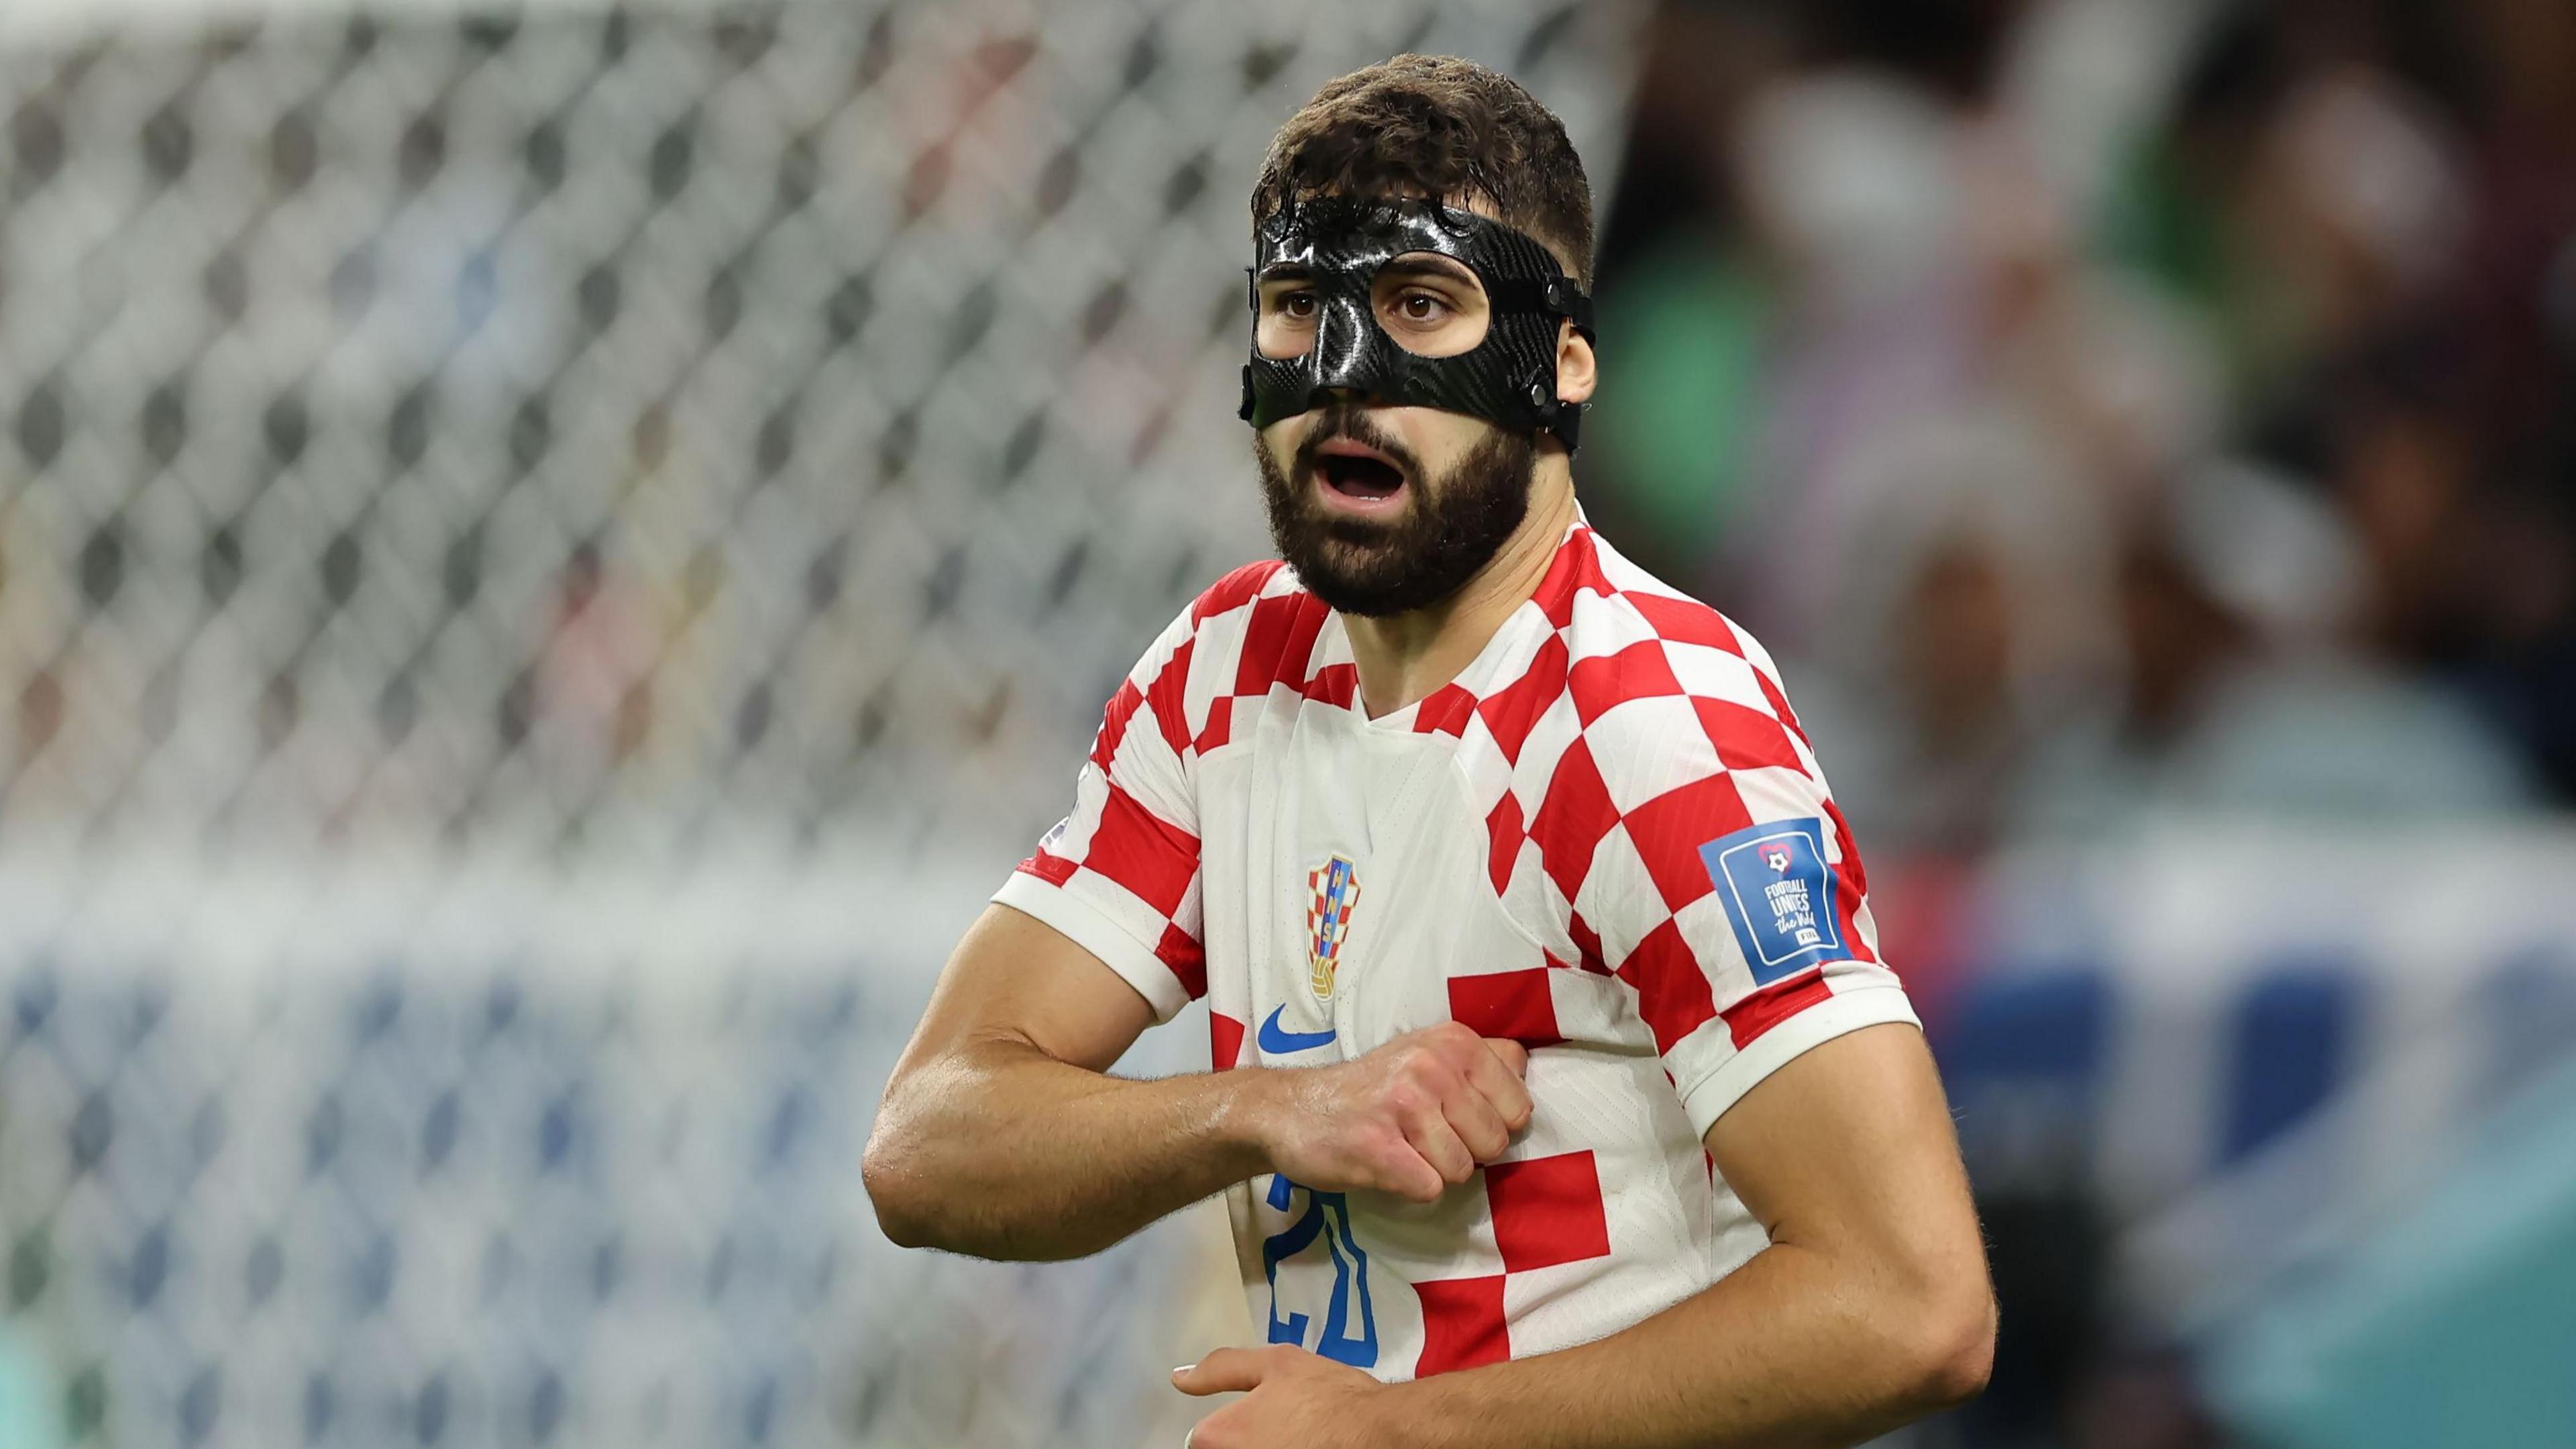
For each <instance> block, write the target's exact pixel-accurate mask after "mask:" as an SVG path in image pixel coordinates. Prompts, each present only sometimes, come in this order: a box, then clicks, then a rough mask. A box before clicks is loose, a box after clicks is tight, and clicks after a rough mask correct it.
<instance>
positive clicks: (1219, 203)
mask: <svg viewBox="0 0 2576 1449" xmlns="http://www.w3.org/2000/svg"><path fill="white" fill-rule="evenodd" d="M1624 15H1625V9H1624V7H1593V6H1583V7H1576V6H1573V5H1570V4H1569V5H1566V6H1564V7H1562V8H1557V9H1548V8H1532V7H1524V6H1517V5H1502V4H1474V5H1457V6H1450V7H1439V6H1434V5H1431V4H1426V3H1420V0H1397V3H1375V4H1360V3H1346V0H1331V3H1324V4H1309V5H1282V6H1275V7H1267V8H1246V7H1239V6H1232V5H1221V4H1215V3H1207V0H1181V3H1162V4H1151V5H1145V4H1100V5H1084V6H1080V7H1065V6H1055V7H1041V6H1037V5H1034V4H1031V5H1018V4H1003V3H992V0H979V3H966V4H930V3H920V4H899V5H892V6H888V5H881V4H874V3H869V0H860V3H840V0H834V3H826V0H811V3H797V4H792V5H784V6H769V7H759V8H740V9H731V8H728V9H723V10H719V11H716V12H713V13H705V14H678V13H672V12H668V11H654V12H643V11H638V12H632V13H629V12H610V13H606V14H557V15H546V16H530V17H527V18H524V19H519V20H488V21H485V20H466V21H453V20H437V21H424V20H402V19H394V18H385V19H372V20H371V19H367V18H356V19H351V18H346V17H341V18H332V19H320V18H313V19H304V20H298V21H294V22H291V23H289V22H280V23H274V24H271V25H269V26H266V27H263V28H258V29H251V30H242V31H238V32H230V33H223V34H217V35H212V36H204V35H174V34H162V33H151V34H143V33H135V34H116V33H108V34H97V35H91V36H89V37H86V38H79V39H62V40H59V41H51V40H48V41H38V40H28V39H23V38H22V39H19V40H17V41H14V42H10V43H8V44H7V45H6V46H5V47H0V113H5V115H6V117H7V128H8V129H7V133H6V135H5V137H0V167H5V178H0V185H5V187H6V195H7V203H6V205H5V207H0V434H5V438H6V441H5V443H0V486H5V488H6V505H5V507H0V905H5V910H0V1001H6V1002H7V1003H8V1008H7V1014H6V1015H0V1255H4V1256H5V1263H6V1281H5V1284H0V1445H10V1446H13V1449H14V1445H15V1444H16V1442H17V1438H18V1437H25V1438H27V1439H28V1441H29V1442H33V1443H45V1442H52V1441H68V1442H76V1443H83V1444H89V1443H112V1444H117V1445H163V1444H171V1445H186V1444H239V1445H259V1446H273V1445H293V1444H308V1443H310V1444H402V1443H417V1444H486V1443H490V1444H541V1443H600V1444H620V1445H623V1444H636V1443H672V1444H688V1445H703V1444H733V1443H743V1444H750V1443H797V1444H806V1443H817V1442H845V1441H856V1442H868V1443H888V1444H924V1445H931V1444H940V1445H953V1444H967V1443H971V1444H977V1445H1012V1444H1036V1443H1050V1444H1129V1443H1139V1442H1146V1440H1147V1438H1148V1436H1159V1437H1158V1438H1156V1439H1155V1442H1166V1443H1168V1442H1174V1441H1176V1440H1177V1437H1178V1430H1177V1429H1175V1428H1172V1427H1171V1426H1172V1424H1173V1423H1174V1422H1176V1419H1175V1416H1176V1415H1181V1414H1184V1413H1185V1410H1183V1409H1182V1407H1181V1406H1179V1405H1178V1404H1176V1403H1173V1402H1171V1401H1172V1399H1173V1396H1172V1395H1170V1394H1169V1392H1168V1390H1166V1389H1165V1388H1164V1387H1163V1384H1162V1370H1163V1369H1164V1368H1165V1367H1167V1366H1168V1365H1169V1364H1170V1363H1172V1362H1174V1361H1175V1359H1174V1358H1173V1357H1172V1355H1173V1353H1174V1352H1175V1351H1176V1349H1177V1350H1178V1351H1181V1352H1190V1351H1195V1348H1203V1347H1205V1346H1207V1345H1206V1342H1205V1341H1204V1340H1202V1341H1200V1342H1198V1343H1197V1344H1195V1345H1192V1344H1190V1343H1187V1342H1183V1341H1179V1340H1180V1339H1181V1338H1182V1337H1183V1335H1182V1334H1181V1333H1180V1332H1179V1331H1178V1330H1177V1329H1176V1324H1178V1323H1180V1322H1181V1318H1180V1315H1181V1314H1182V1313H1183V1310H1184V1305H1185V1303H1186V1302H1187V1301H1188V1300H1187V1299H1186V1298H1185V1296H1184V1295H1186V1294H1187V1292H1188V1291H1189V1284H1188V1283H1187V1282H1186V1281H1185V1280H1186V1279H1187V1277H1188V1272H1187V1271H1185V1269H1187V1268H1188V1265H1191V1264H1194V1263H1196V1262H1197V1261H1199V1260H1198V1259H1196V1258H1194V1257H1192V1256H1191V1253H1192V1250H1191V1248H1190V1245H1189V1239H1188V1238H1187V1235H1186V1234H1185V1233H1184V1232H1181V1231H1179V1230H1178V1229H1176V1228H1167V1229H1163V1230H1158V1231H1157V1232H1156V1233H1155V1234H1151V1235H1148V1236H1147V1237H1146V1238H1144V1239H1140V1240H1138V1241H1137V1242H1134V1243H1131V1244H1129V1245H1127V1246H1125V1247H1122V1248H1121V1249H1120V1250H1118V1251H1116V1252H1113V1253H1111V1254H1108V1255H1105V1256H1103V1257H1102V1258H1099V1259H1095V1260H1092V1261H1089V1262H1086V1263H1083V1264H1078V1265H1068V1266H1063V1267H1055V1268H1044V1269H1020V1268H996V1267H988V1266H985V1265H976V1264H969V1263H964V1262H961V1261H958V1260H955V1259H947V1258H940V1257H935V1256H930V1255H920V1254H902V1253H897V1252H895V1251H893V1250H892V1249H890V1248H888V1247H887V1246H886V1245H885V1244H884V1243H883V1242H882V1241H881V1240H880V1239H878V1238H877V1236H876V1235H875V1230H874V1227H873V1223H872V1220H871V1219H870V1217H869V1214H868V1212H867V1207H866V1203H865V1200H864V1198H863V1197H862V1196H861V1194H860V1191H859V1183H858V1179H857V1172H856V1155H857V1148H858V1143H859V1141H860V1139H861V1137H862V1135H863V1133H864V1130H865V1125H866V1120H867V1117H868V1113H869V1109H870V1105H871V1104H872V1102H873V1100H874V1094H875V1091H876V1089H877V1087H878V1085H879V1083H880V1082H881V1080H882V1077H883V1074H884V1072H885V1070H886V1068H887V1066H888V1065H889V1064H890V1062H891V1060H892V1055H893V1052H894V1050H895V1048H896V1047H897V1046H898V1045H899V1043H900V1041H901V1038H902V1036H903V1034H904V1033H905V1032H906V1031H908V1029H909V1027H910V1025H911V1022H912V1020H913V1018H914V1016H915V1014H916V1012H917V1010H918V1006H919V1003H920V1000H921V997H922V993H923V991H924V989H925V987H924V973H926V971H927V970H928V969H929V968H930V967H932V966H933V965H935V964H936V958H937V955H938V953H939V952H940V950H941V949H943V948H944V945H945V940H946V939H947V938H949V937H951V936H953V930H954V927H955V926H956V924H957V923H958V921H959V920H960V918H961V917H962V916H963V914H964V913H965V912H967V911H969V910H971V909H972V907H973V904H974V902H975V900H976V899H977V898H978V897H979V896H980V893H981V892H983V891H985V890H989V889H990V888H991V886H992V884H993V883H994V881H995V879H997V877H998V874H999V872H1000V871H1002V870H1004V869H1007V866H1008V863H1009V861H1010V859H1012V858H1013V856H1012V854H1011V853H1010V852H1011V850H1012V848H1013V847H1015V846H1020V845H1024V844H1025V843H1026V841H1028V840H1029V839H1032V838H1034V835H1035V833H1036V832H1037V830H1038V829H1040V828H1041V827H1042V826H1043V825H1044V823H1045V822H1046V821H1048V820H1050V819H1052V818H1053V817H1054V816H1055V815H1056V814H1057V813H1059V812H1060V811H1061V809H1062V807H1063V801H1064V799H1065V797H1066V795H1067V792H1068V791H1069V789H1070V782H1071V767H1072V764H1073V762H1074V761H1075V760H1076V759H1077V758H1078V757H1079V753H1080V751H1081V749H1082V748H1083V746H1084V744H1085V743H1086V742H1087V740H1088V737H1089V734H1090V731H1091V729H1092V726H1093V725H1094V723H1095V722H1096V720H1097V717H1098V710H1099V708H1100V704H1101V702H1102V700H1103V699H1104V698H1105V697H1106V695H1107V693H1108V692H1109V688H1110V685H1111V684H1112V683H1113V682H1114V680H1115V678H1116V677H1117V675H1118V674H1119V673H1120V672H1121V671H1122V670H1124V669H1125V668H1126V667H1127V665H1128V664H1129V663H1130V662H1132V660H1133V658H1134V655H1135V653H1136V652H1137V650H1138V649H1140V648H1141V647H1142V645H1143V644H1144V642H1145V641H1146V640H1147V639H1149V638H1150V637H1151V635H1152V634H1153V632H1154V631H1155V630H1156V629H1157V628H1159V627H1160V625H1161V624H1162V623H1163V622H1164V621H1165V620H1166V619H1168V618H1169V617H1170V614H1171V612H1172V611H1173V610H1174V609H1175V608H1176V607H1177V606H1178V604H1179V602H1180V601H1181V600H1182V599H1184V598H1186V597H1187V596H1188V595H1189V594H1190V593H1191V592H1193V591H1194V590H1195V589H1197V588H1198V587H1200V586H1202V585H1203V584H1204V583H1206V582H1207V581H1208V580H1209V579H1211V578H1213V577H1214V576H1215V575H1216V574H1217V573H1218V572H1220V571H1221V570H1222V569H1224V568H1226V567H1228V566H1231V565H1232V564H1234V563H1236V562H1239V561H1241V560H1242V559H1244V558H1248V557H1251V556H1255V555H1257V554H1258V553H1260V552H1261V551H1262V549H1263V541H1262V539H1261V536H1260V532H1259V527H1258V516H1257V507H1256V504H1255V500H1254V489H1253V486H1252V483H1251V479H1250V470H1249V467H1248V464H1247V463H1246V461H1245V458H1244V447H1245V444H1244V439H1243V434H1242V428H1241V425H1240V424H1239V423H1237V422H1236V421H1235V420H1234V417H1233V405H1234V394H1235V385H1236V384H1235V364H1236V360H1237V358H1238V357H1239V355H1240V352H1241V349H1242V346H1243V340H1242V339H1243V334H1242V313H1241V307H1242V277H1241V273H1240V270H1239V268H1240V266H1241V264H1242V260H1243V256H1244V253H1245V251H1246V245H1247V243H1246V233H1247V229H1248V224H1247V218H1246V216H1245V214H1244V211H1243V200H1242V191H1243V189H1244V187H1245V184H1246V183H1247V182H1248V179H1249V175H1250V171H1251V168H1252V165H1253V162H1254V160H1255V159H1256V158H1257V156H1258V154H1259V151H1260V147H1261V145H1262V143H1263V142H1264V141H1265V140H1266V138H1267V137H1268V135H1269V133H1270V131H1271V129H1272V128H1274V127H1275V126H1276V125H1277V124H1278V122H1279V121H1280V120H1281V119H1282V118H1284V117H1285V115H1286V114H1287V113H1288V112H1289V111H1290V110H1291V109H1292V108H1293V107H1294V106H1295V104H1296V103H1297V102H1299V101H1300V100H1302V99H1303V98H1304V97H1305V96H1306V95H1307V94H1309V93H1310V92H1311V91H1312V89H1313V88H1314V87H1315V85H1317V84H1318V83H1319V82H1320V81H1322V80H1323V79H1324V78H1326V77H1328V76H1330V75H1333V74H1336V73H1338V72H1340V71H1342V70H1345V69H1348V68H1350V67H1352V66H1355V65H1358V64H1362V63H1365V62H1367V61H1369V60H1372V59H1376V58H1380V57H1383V56H1385V55H1387V54H1389V53H1391V52H1392V51H1395V50H1398V49H1402V48H1407V47H1420V48H1424V49H1433V50H1454V51H1458V52H1461V53H1466V54H1471V55H1475V56H1477V57H1479V58H1482V59H1485V60H1488V61H1492V62H1495V63H1498V64H1503V65H1506V66H1509V67H1511V68H1513V69H1514V71H1515V73H1516V74H1519V75H1521V76H1522V77H1523V78H1524V79H1526V80H1527V81H1529V82H1530V83H1531V85H1532V86H1533V88H1534V89H1535V90H1537V91H1538V92H1539V94H1540V95H1541V96H1542V98H1543V99H1546V100H1548V101H1549V102H1550V103H1551V104H1553V105H1555V106H1556V107H1557V108H1558V109H1559V110H1560V112H1561V113H1562V114H1563V115H1564V116H1565V118H1566V120H1567V121H1568V123H1569V125H1570V126H1571V127H1572V129H1573V131H1574V133H1575V137H1576V140H1577V142H1578V144H1580V145H1582V146H1584V147H1585V149H1586V151H1587V153H1588V154H1589V155H1591V156H1592V157H1594V158H1596V164H1598V163H1600V162H1603V161H1606V159H1607V158H1608V157H1609V155H1610V154H1611V150H1610V141H1611V139H1612V138H1611V136H1610V134H1609V131H1608V128H1609V127H1610V126H1611V125H1612V124H1613V122H1614V120H1615V114H1614V113H1615V110H1616V108H1617V105H1618V103H1619V90H1620V86H1621V84H1622V81H1621V77H1620V75H1619V71H1618V67H1617V64H1616V63H1615V60H1616V57H1618V56H1619V55H1621V54H1622V53H1623V46H1624V40H1625V37H1624V35H1623V34H1622V33H1621V30H1622V27H1623V25H1624V23H1625V22H1624V18H1623V17H1624ZM1606 180H1607V178H1606V176H1601V175H1598V174H1596V181H1599V182H1604V183H1606ZM994 839H998V840H1000V841H1003V842H1007V843H1006V844H1003V845H1000V846H997V847H995V848H992V849H980V848H978V849H968V848H965V847H963V846H959V845H957V842H959V841H961V840H964V841H983V840H994ZM888 841H891V842H892V845H891V847H889V846H888V845H887V842H888ZM934 844H935V845H940V846H942V847H955V848H954V850H953V851H952V853H951V854H949V855H944V856H942V857H941V859H943V860H954V861H956V862H957V864H956V865H955V867H954V868H953V869H949V868H946V867H934V866H924V865H923V864H921V863H920V862H919V861H918V860H917V859H915V858H914V857H915V854H916V850H917V848H919V847H924V846H928V845H934ZM888 861H892V862H894V863H892V864H888V863H887V862H888ZM325 864H327V865H328V868H327V869H325V868H323V867H324V865H325ZM1192 1331H1196V1330H1192ZM29 1385H33V1386H34V1387H33V1388H27V1387H26V1386H29ZM22 1390H23V1392H19V1391H22ZM13 1392H19V1397H18V1398H16V1399H12V1397H11V1396H12V1393H13ZM30 1404H32V1405H33V1407H32V1408H31V1407H30ZM13 1436H16V1437H13Z"/></svg>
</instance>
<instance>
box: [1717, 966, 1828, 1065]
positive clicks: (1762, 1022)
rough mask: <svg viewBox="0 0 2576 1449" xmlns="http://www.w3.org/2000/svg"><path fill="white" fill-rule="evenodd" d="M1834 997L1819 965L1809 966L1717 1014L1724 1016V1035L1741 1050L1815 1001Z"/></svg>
mask: <svg viewBox="0 0 2576 1449" xmlns="http://www.w3.org/2000/svg"><path fill="white" fill-rule="evenodd" d="M1833 999H1834V989H1833V988H1832V987H1831V986H1828V985H1826V984H1825V973H1824V970H1823V968H1821V967H1818V968H1812V969H1809V970H1806V971H1801V972H1799V973H1798V974H1797V975H1795V976H1792V977H1789V978H1788V979H1786V980H1783V981H1774V982H1772V983H1771V984H1770V985H1768V986H1765V987H1763V988H1762V989H1761V990H1759V991H1756V992H1754V993H1753V994H1752V995H1750V996H1747V997H1745V998H1744V999H1743V1000H1741V1001H1739V1002H1737V1003H1735V1004H1734V1005H1733V1006H1730V1007H1728V1008H1727V1009H1726V1010H1724V1011H1722V1012H1720V1013H1718V1014H1719V1015H1721V1016H1723V1017H1725V1018H1726V1034H1727V1036H1728V1037H1729V1038H1730V1039H1731V1040H1733V1041H1734V1043H1735V1049H1736V1050H1738V1051H1742V1050H1743V1049H1744V1048H1746V1047H1749V1046H1751V1045H1753V1043H1754V1040H1755V1039H1756V1038H1758V1037H1760V1036H1761V1035H1762V1033H1764V1032H1766V1031H1769V1030H1770V1029H1771V1028H1773V1027H1775V1026H1778V1025H1779V1024H1780V1023H1782V1022H1784V1021H1787V1020H1788V1019H1789V1018H1790V1017H1793V1016H1796V1015H1797V1014H1798V1013H1799V1012H1802V1011H1804V1010H1806V1009H1807V1008H1808V1007H1810V1006H1814V1005H1816V1004H1817V1003H1819V1002H1825V1001H1831V1000H1833Z"/></svg>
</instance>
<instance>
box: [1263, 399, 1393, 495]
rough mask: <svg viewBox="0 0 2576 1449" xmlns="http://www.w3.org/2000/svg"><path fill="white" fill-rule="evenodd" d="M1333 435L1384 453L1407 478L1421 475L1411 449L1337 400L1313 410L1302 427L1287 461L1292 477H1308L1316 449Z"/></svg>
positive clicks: (1357, 409) (1358, 410)
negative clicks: (1309, 419)
mask: <svg viewBox="0 0 2576 1449" xmlns="http://www.w3.org/2000/svg"><path fill="white" fill-rule="evenodd" d="M1336 438H1348V439H1349V440H1351V441H1352V442H1354V443H1357V444H1359V445H1360V446H1362V447H1365V448H1375V449H1376V450H1377V451H1379V452H1381V453H1383V454H1385V455H1386V456H1387V459H1388V460H1389V461H1390V462H1392V463H1394V464H1395V466H1396V467H1397V468H1398V469H1399V470H1401V471H1402V472H1403V474H1404V476H1405V477H1406V478H1407V479H1415V480H1418V479H1420V478H1421V477H1422V460H1421V459H1419V458H1417V457H1415V456H1414V454H1413V450H1412V449H1411V448H1408V447H1406V446H1405V445H1404V444H1403V443H1402V442H1400V441H1398V440H1397V439H1396V437H1395V435H1394V434H1393V433H1390V432H1388V431H1387V430H1386V429H1385V428H1383V427H1380V426H1379V425H1378V423H1377V420H1376V419H1374V418H1372V417H1370V416H1369V415H1368V413H1367V412H1366V411H1365V410H1364V409H1363V408H1361V407H1359V406H1358V405H1357V404H1353V403H1337V404H1334V405H1332V406H1330V407H1327V408H1323V409H1319V410H1318V411H1317V413H1316V416H1315V420H1314V421H1313V422H1312V423H1309V424H1308V425H1307V427H1306V432H1305V436H1303V437H1301V438H1299V439H1298V440H1297V451H1296V454H1295V456H1294V457H1292V458H1291V459H1290V460H1289V461H1290V463H1291V464H1292V466H1293V468H1294V470H1295V476H1297V477H1298V478H1300V479H1303V478H1307V477H1310V476H1312V475H1313V473H1314V471H1315V465H1316V460H1317V458H1318V456H1319V453H1318V450H1319V449H1321V448H1322V447H1323V446H1324V445H1325V444H1326V443H1329V442H1331V441H1333V440H1334V439H1336Z"/></svg>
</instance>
